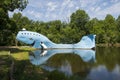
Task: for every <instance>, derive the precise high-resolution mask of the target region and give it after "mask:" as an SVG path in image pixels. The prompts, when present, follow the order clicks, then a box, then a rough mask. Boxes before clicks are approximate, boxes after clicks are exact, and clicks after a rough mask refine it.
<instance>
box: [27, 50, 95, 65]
mask: <svg viewBox="0 0 120 80" xmlns="http://www.w3.org/2000/svg"><path fill="white" fill-rule="evenodd" d="M66 53H69V54H70V53H72V54H77V55H78V56H80V57H81V59H82V60H83V61H84V62H90V61H93V62H95V51H94V50H80V49H51V50H35V51H32V52H30V56H29V59H30V62H31V63H32V64H34V65H41V64H45V62H47V60H48V59H49V58H50V57H52V56H53V55H55V54H66ZM61 58H62V57H61Z"/></svg>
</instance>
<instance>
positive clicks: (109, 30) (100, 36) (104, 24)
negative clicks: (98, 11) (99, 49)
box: [0, 0, 120, 45]
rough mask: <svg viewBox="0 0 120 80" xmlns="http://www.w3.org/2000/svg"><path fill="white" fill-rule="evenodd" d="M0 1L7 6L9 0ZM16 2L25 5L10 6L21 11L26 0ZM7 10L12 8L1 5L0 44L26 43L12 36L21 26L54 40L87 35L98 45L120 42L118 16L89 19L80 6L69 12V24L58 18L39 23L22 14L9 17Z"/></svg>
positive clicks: (60, 41)
mask: <svg viewBox="0 0 120 80" xmlns="http://www.w3.org/2000/svg"><path fill="white" fill-rule="evenodd" d="M2 1H3V3H1V6H2V5H4V4H7V5H10V4H9V3H10V2H9V0H8V1H7V0H2ZM6 1H7V2H8V3H7V2H6ZM12 1H13V2H14V1H15V0H12ZM16 1H18V2H19V1H22V2H23V3H21V4H20V5H24V7H20V5H19V7H15V6H13V9H20V10H23V9H24V8H25V7H26V4H27V3H28V2H27V1H26V2H25V3H24V1H25V0H16ZM15 3H16V2H15ZM6 10H7V11H12V10H11V9H5V8H3V7H1V8H0V14H1V15H0V37H1V38H0V45H25V44H23V43H21V42H17V40H16V39H15V38H16V35H17V32H18V31H19V30H21V29H22V28H26V29H27V30H30V31H35V32H38V33H41V34H43V35H45V36H47V37H48V38H49V39H50V40H52V41H53V42H56V43H77V42H79V41H80V39H81V37H82V36H84V35H88V34H96V35H97V36H96V43H97V44H100V43H103V44H108V45H109V44H112V45H113V44H115V43H120V37H119V36H120V33H119V32H120V16H118V18H117V19H115V18H114V17H113V16H112V15H110V14H107V15H106V17H105V19H104V20H98V19H97V18H93V19H91V20H90V19H89V15H88V14H87V13H86V12H85V11H84V10H80V9H79V10H77V11H76V12H74V13H72V14H71V16H70V22H69V23H66V22H62V21H60V20H54V21H49V22H42V21H33V20H30V19H29V18H27V17H26V16H23V15H22V14H21V13H14V15H13V17H11V18H9V17H8V13H7V12H6ZM4 33H6V34H4ZM6 36H7V37H6Z"/></svg>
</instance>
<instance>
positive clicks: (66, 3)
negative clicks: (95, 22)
mask: <svg viewBox="0 0 120 80" xmlns="http://www.w3.org/2000/svg"><path fill="white" fill-rule="evenodd" d="M28 1H29V4H28V5H27V7H26V8H25V9H24V10H23V11H22V12H21V13H22V14H23V16H27V17H28V18H29V19H32V20H35V21H36V20H39V21H45V22H47V21H52V20H61V21H69V17H70V15H71V14H72V13H73V12H75V11H76V10H78V9H82V10H85V11H86V13H87V14H88V15H89V17H90V18H91V19H92V18H94V17H97V18H98V19H104V18H105V16H106V14H111V15H112V16H114V17H115V18H117V17H118V16H119V15H120V0H28ZM15 12H16V13H17V12H19V11H18V10H15V11H14V12H9V16H12V15H13V13H15Z"/></svg>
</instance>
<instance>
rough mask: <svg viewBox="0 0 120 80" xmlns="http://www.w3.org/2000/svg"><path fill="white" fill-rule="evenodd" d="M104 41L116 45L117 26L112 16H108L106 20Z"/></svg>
mask: <svg viewBox="0 0 120 80" xmlns="http://www.w3.org/2000/svg"><path fill="white" fill-rule="evenodd" d="M103 29H104V34H103V35H104V39H105V42H106V43H111V44H113V43H115V42H116V39H117V36H116V30H117V27H116V24H115V18H113V16H112V15H110V14H107V15H106V17H105V20H104V27H103Z"/></svg>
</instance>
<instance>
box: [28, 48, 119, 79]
mask: <svg viewBox="0 0 120 80" xmlns="http://www.w3.org/2000/svg"><path fill="white" fill-rule="evenodd" d="M29 60H30V63H31V64H33V65H36V66H39V67H40V68H43V69H45V70H47V71H50V72H51V71H58V72H62V73H64V74H65V76H68V77H70V76H73V77H74V76H75V77H78V78H77V79H82V80H120V48H103V47H102V48H96V50H80V49H53V50H36V51H31V52H29Z"/></svg>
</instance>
